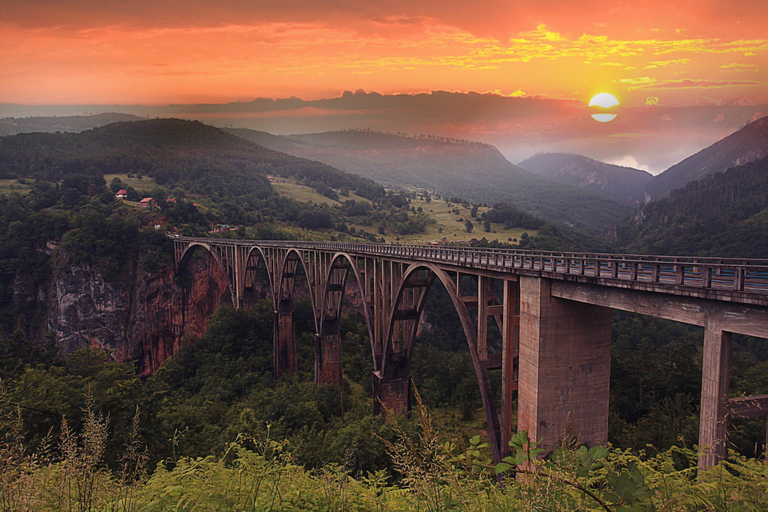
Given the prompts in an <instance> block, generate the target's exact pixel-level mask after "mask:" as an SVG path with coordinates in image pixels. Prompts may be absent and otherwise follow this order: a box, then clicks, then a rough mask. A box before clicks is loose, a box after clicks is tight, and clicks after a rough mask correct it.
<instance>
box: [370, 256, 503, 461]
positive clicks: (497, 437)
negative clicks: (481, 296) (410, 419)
mask: <svg viewBox="0 0 768 512" xmlns="http://www.w3.org/2000/svg"><path fill="white" fill-rule="evenodd" d="M436 280H439V281H440V282H441V283H442V285H443V287H444V288H445V290H446V291H447V292H448V295H449V297H450V299H451V302H452V303H453V306H454V309H455V310H456V313H457V314H458V316H459V320H460V322H461V326H462V329H463V331H464V336H465V339H466V341H467V345H468V347H469V352H470V355H471V357H472V364H473V366H474V370H475V377H476V378H477V383H478V386H479V389H480V396H481V398H482V402H483V408H484V410H485V417H486V423H487V429H488V437H489V438H490V445H491V450H492V454H493V459H494V462H495V463H496V462H499V461H500V460H501V454H502V447H501V429H500V425H499V416H498V414H497V412H496V405H495V402H494V398H493V391H492V388H491V383H490V379H489V376H488V371H487V369H486V368H485V367H484V366H483V363H482V361H481V360H480V355H479V353H478V343H477V330H476V327H475V325H474V323H473V321H472V315H471V314H470V312H469V309H468V308H467V305H466V304H465V303H464V302H462V300H461V298H460V297H459V292H458V287H457V284H456V282H455V281H454V280H453V279H452V278H451V276H450V275H449V274H448V273H447V272H446V271H445V270H444V269H442V268H440V267H438V266H437V265H435V264H432V263H425V262H417V263H413V264H411V265H409V266H408V267H407V268H406V270H405V271H404V272H403V275H402V278H401V279H400V282H399V285H398V286H397V293H396V295H395V297H396V298H395V300H394V301H393V305H392V309H391V311H390V312H389V315H388V318H389V320H388V322H387V325H386V330H385V335H384V349H383V356H382V362H381V371H380V374H379V375H380V379H381V381H380V384H379V390H380V399H381V401H382V403H383V404H384V405H385V406H386V407H387V408H394V410H395V412H404V409H407V408H408V405H409V404H408V399H409V398H408V394H409V383H410V365H411V358H412V357H413V347H414V342H415V339H416V332H417V329H418V324H419V320H420V319H421V315H422V312H423V309H424V304H425V302H426V297H427V295H428V294H429V292H430V290H431V289H432V285H433V284H434V282H435V281H436ZM409 290H410V291H409ZM398 338H399V339H398ZM391 406H394V407H391Z"/></svg>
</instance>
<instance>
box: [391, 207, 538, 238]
mask: <svg viewBox="0 0 768 512" xmlns="http://www.w3.org/2000/svg"><path fill="white" fill-rule="evenodd" d="M448 204H449V203H447V202H445V201H443V200H442V199H432V201H431V202H429V203H427V202H426V201H424V200H423V199H414V200H412V202H411V206H412V207H414V208H416V209H418V208H419V207H421V209H422V210H423V211H424V213H426V214H427V215H429V216H430V217H432V218H433V219H435V221H437V222H436V224H430V225H428V226H427V231H426V232H425V233H418V234H415V235H405V236H400V241H401V242H413V243H421V242H430V241H432V240H439V239H440V238H441V237H445V238H446V239H447V240H448V241H467V240H471V239H473V238H477V239H478V240H479V239H481V238H483V237H485V238H487V239H488V240H498V241H499V242H509V243H514V242H515V238H516V239H517V240H520V235H522V234H523V233H524V232H527V233H528V234H529V235H531V236H535V235H536V233H537V231H536V230H531V229H523V228H512V229H504V226H503V225H501V224H491V232H490V233H486V232H485V231H484V230H483V223H482V221H480V220H479V219H473V218H472V217H471V216H470V211H471V210H472V208H471V207H465V206H463V205H460V204H453V203H451V206H448ZM457 208H458V210H459V213H458V214H457V213H455V211H456V209H457ZM488 210H490V208H486V207H480V208H478V209H477V216H478V217H480V214H482V213H483V212H487V211H488ZM459 219H463V220H461V221H460V220H459ZM467 219H470V220H471V221H472V224H474V228H473V229H472V232H471V233H467V231H466V229H465V222H466V220H467ZM440 228H442V232H441V231H440ZM386 236H387V241H389V240H390V239H391V238H393V237H391V236H390V234H387V235H386ZM510 239H511V240H510Z"/></svg>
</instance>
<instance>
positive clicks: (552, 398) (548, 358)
mask: <svg viewBox="0 0 768 512" xmlns="http://www.w3.org/2000/svg"><path fill="white" fill-rule="evenodd" d="M550 285H551V281H550V280H548V279H544V278H534V277H524V276H521V277H520V358H519V382H518V416H517V418H518V423H517V425H518V430H525V431H526V432H528V436H529V437H530V439H531V440H535V441H539V440H541V444H540V445H539V447H540V448H543V449H544V450H546V451H551V450H552V449H554V448H555V447H556V446H557V444H558V442H559V440H560V439H562V438H563V436H564V435H566V434H570V433H573V434H574V435H575V436H577V438H578V440H579V442H581V443H584V444H587V445H593V446H594V445H605V444H606V443H607V442H608V400H609V386H610V377H611V319H612V315H611V310H610V309H608V308H605V307H600V306H593V305H591V304H583V303H577V302H572V301H567V300H563V299H558V298H555V297H552V296H551V295H550Z"/></svg>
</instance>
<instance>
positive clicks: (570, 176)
mask: <svg viewBox="0 0 768 512" xmlns="http://www.w3.org/2000/svg"><path fill="white" fill-rule="evenodd" d="M518 166H519V167H521V168H523V169H525V170H526V171H528V172H532V173H534V174H537V175H539V176H543V177H545V178H549V179H552V180H555V181H559V182H561V183H565V184H567V185H573V186H574V187H579V188H582V189H585V190H588V191H590V192H594V193H595V194H598V195H600V196H603V197H606V198H608V199H612V200H613V201H616V202H618V203H621V204H625V205H628V206H637V205H638V204H641V203H642V202H643V201H644V199H645V196H644V193H643V189H644V188H645V186H646V185H647V184H648V183H649V182H650V181H651V180H652V179H653V175H652V174H651V173H649V172H646V171H642V170H640V169H634V168H632V167H622V166H619V165H612V164H607V163H604V162H600V161H597V160H593V159H591V158H588V157H586V156H581V155H573V154H567V153H542V154H538V155H535V156H532V157H531V158H528V159H527V160H524V161H523V162H520V163H519V164H518Z"/></svg>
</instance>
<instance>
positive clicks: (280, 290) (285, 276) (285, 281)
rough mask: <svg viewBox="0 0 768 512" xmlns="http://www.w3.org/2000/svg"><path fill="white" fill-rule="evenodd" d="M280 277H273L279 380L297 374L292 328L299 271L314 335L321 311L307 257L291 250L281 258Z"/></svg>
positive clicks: (294, 339)
mask: <svg viewBox="0 0 768 512" xmlns="http://www.w3.org/2000/svg"><path fill="white" fill-rule="evenodd" d="M278 269H279V270H278V271H277V274H276V275H275V276H274V281H273V286H274V295H273V296H274V307H275V320H274V333H275V334H274V372H275V377H276V378H280V376H281V375H282V374H284V373H293V374H295V373H298V360H297V355H296V333H295V331H294V326H293V306H294V304H293V302H294V300H293V299H294V291H295V286H296V277H297V272H298V271H299V270H301V272H302V273H303V274H304V276H305V278H306V279H305V281H306V283H307V288H308V291H309V298H310V303H311V305H312V318H313V323H314V328H315V335H317V333H318V324H319V320H318V312H317V300H316V297H315V296H316V293H315V292H316V290H315V288H314V287H313V282H312V281H313V280H312V279H311V276H312V275H313V274H312V273H311V272H312V270H313V269H310V268H309V267H308V265H307V263H306V261H305V260H304V256H303V255H302V254H301V252H300V251H298V250H296V249H289V250H288V251H287V252H285V254H284V255H283V256H282V258H281V259H280V263H279V267H278Z"/></svg>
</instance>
